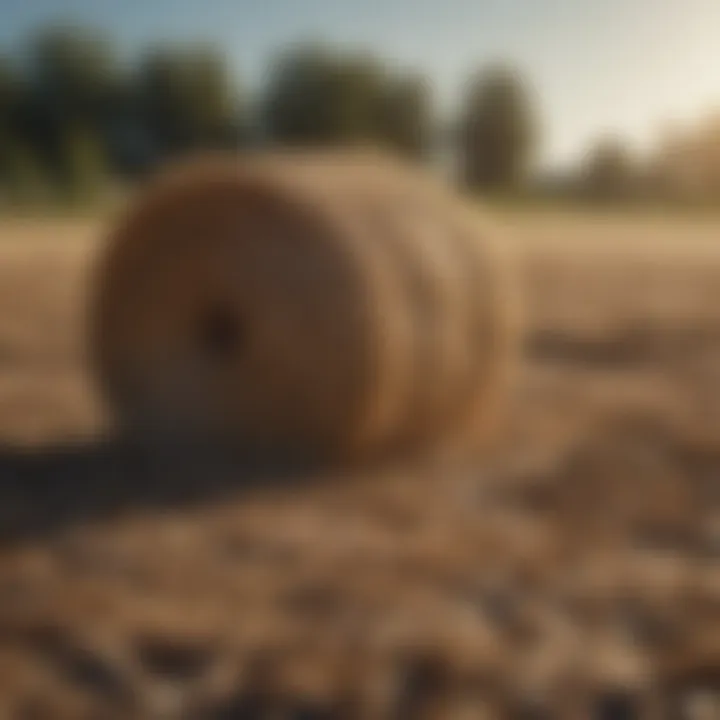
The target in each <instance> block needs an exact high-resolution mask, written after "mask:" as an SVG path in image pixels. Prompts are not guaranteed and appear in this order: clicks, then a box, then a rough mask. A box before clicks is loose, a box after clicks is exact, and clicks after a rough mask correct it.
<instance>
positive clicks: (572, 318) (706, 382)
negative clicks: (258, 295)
mask: <svg viewBox="0 0 720 720" xmlns="http://www.w3.org/2000/svg"><path fill="white" fill-rule="evenodd" d="M500 221H501V224H502V225H503V226H505V228H506V230H507V231H508V235H509V236H510V237H511V238H512V239H513V241H514V242H516V243H517V249H518V255H519V261H520V265H521V271H522V273H523V279H524V285H525V290H526V295H527V298H526V299H527V306H528V335H527V341H526V358H525V363H524V367H523V373H522V378H521V382H520V385H519V387H518V388H517V392H516V394H515V397H514V401H513V408H512V413H511V419H510V426H509V427H508V429H507V432H506V433H505V435H504V437H503V441H502V444H501V447H499V448H498V449H497V451H496V452H495V453H494V454H493V455H492V457H487V458H485V459H484V460H483V462H482V463H478V465H475V466H463V467H420V468H418V467H412V466H410V465H408V466H404V467H394V468H387V467H386V468H381V469H376V470H367V471H366V472H364V473H360V472H356V473H355V474H356V475H362V477H321V478H318V477H313V478H306V477H305V478H304V477H297V476H290V475H286V474H283V475H282V476H280V475H277V474H273V473H271V472H269V471H268V470H267V469H256V470H254V471H253V470H251V469H249V468H246V469H245V470H243V471H242V472H240V471H238V470H235V471H232V472H230V471H228V470H227V467H220V466H218V467H208V466H207V465H203V466H202V467H194V466H193V465H192V464H189V463H183V464H182V465H181V466H178V465H177V464H173V461H172V459H162V460H160V459H157V458H155V459H154V460H153V462H149V460H148V458H147V457H142V456H139V455H131V454H129V453H128V452H121V451H120V450H118V449H116V448H114V447H113V446H112V445H111V444H109V443H107V442H104V441H100V440H98V439H97V438H99V437H102V428H103V426H104V421H103V418H102V414H101V412H100V409H99V408H98V407H97V406H96V404H95V402H94V399H93V393H92V391H91V388H90V386H89V383H88V378H87V375H86V372H85V366H84V359H83V346H82V337H83V318H84V297H85V290H86V278H87V272H88V268H89V267H90V266H91V262H92V259H93V257H94V252H95V250H96V249H97V237H96V236H97V235H98V227H97V226H96V224H95V223H91V222H87V223H80V222H75V223H74V224H73V223H70V222H68V221H59V222H57V223H50V222H49V221H37V222H26V223H21V222H20V221H2V222H0V240H1V241H0V309H2V313H0V718H5V717H8V718H13V719H14V718H48V719H54V718H145V717H147V718H188V719H189V718H217V719H219V718H292V719H294V720H300V718H303V719H304V720H310V719H315V720H317V719H320V718H327V719H329V718H461V717H462V718H519V719H520V718H522V719H524V718H568V719H575V718H597V719H598V720H611V719H613V720H615V719H618V718H687V719H688V720H695V719H698V720H700V719H702V720H704V719H706V718H707V719H708V720H709V719H710V718H719V717H720V220H710V219H696V220H695V219H691V218H687V217H685V218H667V219H662V218H658V217H654V218H642V217H639V216H638V217H623V216H613V215H607V216H603V217H602V218H600V217H593V216H591V215H582V214H578V215H571V214H567V215H560V214H558V215H555V214H550V213H541V214H532V213H522V214H514V215H507V216H503V217H501V218H500Z"/></svg>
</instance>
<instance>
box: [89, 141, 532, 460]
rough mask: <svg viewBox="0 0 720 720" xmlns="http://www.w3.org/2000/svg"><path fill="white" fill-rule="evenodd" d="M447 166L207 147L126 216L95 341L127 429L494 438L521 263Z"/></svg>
mask: <svg viewBox="0 0 720 720" xmlns="http://www.w3.org/2000/svg"><path fill="white" fill-rule="evenodd" d="M501 245H502V243H501V242H498V239H497V237H496V231H495V230H494V229H492V228H489V227H486V226H485V223H483V221H482V219H481V218H480V217H478V214H477V211H476V210H475V209H474V208H472V207H471V205H470V203H468V202H466V201H464V200H463V199H461V198H460V197H459V196H458V195H456V194H455V193H454V192H453V191H451V190H450V189H449V188H447V187H446V186H445V185H444V184H443V183H442V182H441V181H439V180H436V179H435V178H433V177H431V176H430V175H429V174H427V173H423V172H422V171H420V170H418V169H416V168H414V167H412V168H411V167H409V166H406V165H404V164H403V163H401V162H400V161H395V160H392V159H390V158H388V157H385V156H383V155H381V154H379V153H376V152H372V151H359V150H358V151H344V152H325V153H321V152H315V153H299V152H296V153H285V154H261V155H256V156H248V157H232V158H228V157H224V158H223V157H205V158H197V159H193V160H191V161H186V162H184V163H182V164H179V165H177V166H176V167H174V168H172V169H170V170H168V171H167V172H165V173H164V174H163V175H162V176H161V177H160V178H159V179H158V180H156V181H154V182H153V183H152V185H151V187H149V188H147V189H146V190H145V191H144V192H143V193H142V194H141V195H140V197H139V199H138V201H137V202H136V203H134V204H133V205H132V207H131V208H130V210H129V212H128V213H127V215H126V216H125V217H124V218H123V219H122V221H121V222H119V223H118V224H117V227H115V228H114V232H113V233H112V235H111V237H110V239H109V243H108V245H107V248H106V251H105V253H104V254H103V257H102V259H101V264H100V267H99V268H98V274H97V280H98V284H97V296H96V298H95V302H94V304H93V307H92V312H93V316H92V337H91V350H92V355H93V357H94V360H95V368H96V375H97V379H98V383H99V386H100V389H101V392H102V394H103V396H104V397H105V399H106V400H107V402H108V404H109V406H110V408H111V409H112V411H113V413H114V416H115V417H116V419H117V421H118V424H119V426H120V427H121V428H122V429H123V430H124V431H126V432H130V433H137V434H140V435H144V436H149V437H156V436H158V435H161V436H169V437H173V438H176V439H177V438H178V437H204V438H212V439H215V440H222V441H231V442H234V443H239V444H241V445H242V446H243V447H245V446H247V447H248V448H252V449H254V450H259V451H262V452H270V453H277V454H281V455H283V456H288V455H289V456H302V457H305V458H308V459H313V460H319V461H328V462H338V461H339V462H348V461H355V460H364V459H369V458H372V457H375V456H378V455H383V454H386V453H397V452H400V451H405V452H408V451H413V450H423V451H425V450H430V449H442V448H446V447H448V448H457V449H461V448H464V449H474V448H476V447H478V444H479V443H480V442H481V441H483V440H484V439H486V438H487V437H488V433H489V430H490V429H491V428H492V427H493V425H494V424H495V421H496V419H497V417H498V412H499V407H500V404H501V402H502V400H503V398H504V395H505V393H506V390H507V386H508V382H509V379H510V378H511V371H512V368H513V366H514V364H515V359H516V356H517V347H516V346H517V342H518V336H519V328H518V318H519V316H518V313H517V298H516V292H515V288H514V287H513V282H512V281H513V275H512V263H511V262H509V261H508V259H507V258H505V257H504V256H503V255H504V248H503V247H501Z"/></svg>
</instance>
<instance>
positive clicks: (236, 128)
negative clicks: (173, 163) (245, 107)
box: [138, 45, 242, 156]
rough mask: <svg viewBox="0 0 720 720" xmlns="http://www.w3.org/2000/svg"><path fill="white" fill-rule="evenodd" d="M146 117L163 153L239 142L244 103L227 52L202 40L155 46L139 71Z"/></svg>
mask: <svg viewBox="0 0 720 720" xmlns="http://www.w3.org/2000/svg"><path fill="white" fill-rule="evenodd" d="M138 87H139V105H140V113H141V115H142V118H143V123H144V125H145V128H146V130H147V131H148V133H149V135H150V137H151V138H152V141H153V143H154V145H155V147H156V149H157V151H158V152H159V153H160V154H161V155H163V156H166V155H175V154H178V153H182V152H186V151H190V150H197V149H201V148H216V149H217V148H223V147H230V146H233V145H235V144H236V143H237V141H238V137H239V132H240V130H241V122H242V120H241V118H242V108H241V105H240V101H239V97H238V94H237V92H238V91H237V89H236V88H235V87H234V85H233V82H232V78H231V76H230V72H229V70H228V68H227V65H226V63H225V60H224V58H223V56H222V55H220V54H218V53H216V52H214V51H213V50H212V49H210V48H207V47H204V46H202V45H197V46H184V47H183V46H175V47H166V48H161V49H157V50H154V51H151V52H150V53H149V54H148V55H147V56H146V57H145V58H144V59H143V62H142V64H141V67H140V71H139V75H138Z"/></svg>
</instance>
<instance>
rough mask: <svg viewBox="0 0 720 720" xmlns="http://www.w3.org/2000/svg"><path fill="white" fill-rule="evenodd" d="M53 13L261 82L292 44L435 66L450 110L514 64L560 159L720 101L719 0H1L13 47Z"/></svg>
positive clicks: (124, 48) (548, 147)
mask: <svg viewBox="0 0 720 720" xmlns="http://www.w3.org/2000/svg"><path fill="white" fill-rule="evenodd" d="M54 21H62V22H75V23H78V24H83V25H89V26H93V27H100V28H103V29H106V30H108V31H110V32H111V33H112V35H113V36H114V37H115V38H117V41H118V43H119V49H120V51H121V52H127V53H128V54H129V53H131V52H132V50H133V49H134V48H136V47H138V46H140V45H142V44H143V43H146V42H149V41H154V40H158V39H160V40H164V39H169V40H176V39H202V40H209V41H212V42H215V43H218V44H219V45H220V46H221V47H222V48H223V49H224V50H225V51H226V52H227V53H228V55H229V57H230V58H231V61H232V63H233V65H234V66H236V67H237V69H238V71H239V72H240V73H242V75H243V76H244V77H245V79H246V81H247V83H248V84H249V85H251V86H252V85H256V84H257V83H258V82H260V81H261V79H262V71H263V68H264V67H265V66H266V62H267V60H268V58H269V57H270V56H271V55H272V53H273V51H274V50H275V49H277V48H278V46H280V45H283V44H284V43H287V42H292V41H297V40H303V39H324V40H330V41H334V42H337V43H341V44H349V45H353V46H355V47H363V48H369V49H372V50H373V51H376V52H378V53H379V54H381V55H383V56H384V57H386V58H387V59H389V60H391V61H393V62H396V63H398V64H400V65H402V66H409V67H414V68H419V69H421V70H423V71H424V72H425V73H427V75H428V76H429V77H430V78H431V79H432V80H433V83H434V85H435V87H436V91H437V94H438V97H439V100H440V103H441V107H443V108H444V109H445V110H451V109H452V108H453V106H454V103H456V102H457V99H458V96H459V93H460V91H461V89H462V84H463V82H464V80H465V79H466V78H467V77H468V75H469V74H470V73H471V72H472V70H473V69H474V68H475V67H477V66H478V65H481V64H482V63H484V62H487V61H489V60H495V59H498V58H500V59H510V60H512V61H514V62H516V63H517V64H518V65H519V66H520V67H521V68H522V69H523V71H524V73H525V74H526V76H527V77H528V79H529V80H530V81H531V82H532V84H533V86H534V88H535V92H536V93H537V96H538V99H539V101H540V109H541V112H542V118H543V124H544V143H543V160H544V162H545V163H546V164H551V165H558V164H564V163H567V162H572V161H573V160H574V159H576V158H577V157H578V156H579V154H580V153H581V152H582V150H583V148H584V147H586V145H587V143H588V141H589V140H591V139H592V138H593V137H595V136H597V135H598V134H602V133H605V132H615V131H617V132H622V133H623V134H625V135H627V136H628V137H629V138H631V139H632V140H634V141H636V142H637V143H638V144H640V145H646V144H647V143H648V142H650V141H651V139H652V138H653V136H654V135H655V134H656V132H657V131H658V129H659V128H660V127H662V123H663V122H664V121H666V120H670V121H672V120H681V121H682V120H684V119H692V118H693V117H697V116H699V115H701V114H702V113H703V112H706V111H707V110H708V109H710V108H712V107H715V106H716V105H718V106H720V0H0V51H2V50H3V49H7V50H10V51H12V50H13V49H14V48H15V47H17V46H18V45H20V44H21V42H22V40H23V38H24V37H26V36H27V34H28V33H29V32H32V31H33V30H34V29H36V28H38V27H39V26H41V25H43V24H46V23H50V22H54Z"/></svg>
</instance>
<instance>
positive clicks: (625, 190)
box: [582, 136, 636, 200]
mask: <svg viewBox="0 0 720 720" xmlns="http://www.w3.org/2000/svg"><path fill="white" fill-rule="evenodd" d="M582 174H583V182H582V185H583V187H584V189H585V192H586V194H587V195H588V196H589V197H591V198H594V199H598V200H609V199H622V198H627V197H628V196H629V195H630V194H631V193H632V191H633V189H634V186H635V177H636V168H635V164H634V162H633V158H632V155H631V153H630V151H629V149H628V147H627V146H626V145H625V143H623V142H622V140H621V139H620V138H617V137H610V136H608V137H604V138H601V139H600V140H598V141H597V142H596V143H595V145H594V146H593V147H592V148H591V149H590V152H589V153H588V154H587V156H586V159H585V162H584V166H583V168H582Z"/></svg>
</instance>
